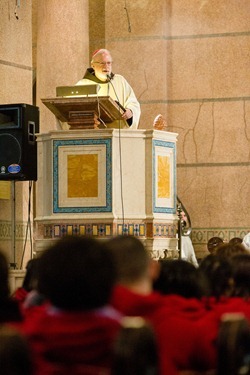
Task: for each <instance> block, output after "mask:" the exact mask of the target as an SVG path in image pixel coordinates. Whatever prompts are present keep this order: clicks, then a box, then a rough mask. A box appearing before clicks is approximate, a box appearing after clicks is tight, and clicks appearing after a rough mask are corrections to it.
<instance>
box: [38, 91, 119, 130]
mask: <svg viewBox="0 0 250 375" xmlns="http://www.w3.org/2000/svg"><path fill="white" fill-rule="evenodd" d="M42 102H43V104H45V105H46V107H47V108H49V109H50V111H51V112H52V113H53V114H54V115H55V116H56V117H57V118H58V119H59V120H60V121H62V122H67V123H68V124H69V126H70V130H72V129H94V128H96V127H99V125H100V127H105V125H106V124H108V123H112V122H113V121H116V120H121V121H123V119H122V114H123V113H124V110H123V109H122V108H121V107H120V106H119V104H118V103H117V102H116V101H115V100H113V99H112V98H111V97H110V96H91V97H89V96H88V97H59V98H51V99H42Z"/></svg>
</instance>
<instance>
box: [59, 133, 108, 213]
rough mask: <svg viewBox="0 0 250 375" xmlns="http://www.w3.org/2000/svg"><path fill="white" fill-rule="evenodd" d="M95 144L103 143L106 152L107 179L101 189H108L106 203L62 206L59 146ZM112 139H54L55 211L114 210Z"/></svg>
mask: <svg viewBox="0 0 250 375" xmlns="http://www.w3.org/2000/svg"><path fill="white" fill-rule="evenodd" d="M94 145H103V146H104V147H105V150H106V151H105V154H106V174H105V175H106V181H103V184H104V185H105V186H102V187H101V189H104V191H106V199H105V200H106V203H105V205H103V206H98V205H97V206H91V205H89V204H88V205H86V206H81V207H66V206H64V207H60V205H59V194H60V189H59V172H60V171H59V147H66V146H86V147H85V149H86V148H88V147H89V148H90V149H91V146H94ZM111 145H112V143H111V139H110V138H106V139H73V140H72V139H71V140H54V141H53V212H54V213H93V212H111V211H112V148H111Z"/></svg>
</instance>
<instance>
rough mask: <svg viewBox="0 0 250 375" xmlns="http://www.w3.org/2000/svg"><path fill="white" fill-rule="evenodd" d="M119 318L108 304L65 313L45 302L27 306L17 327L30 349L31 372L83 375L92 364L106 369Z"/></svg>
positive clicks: (38, 374)
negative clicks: (19, 325)
mask: <svg viewBox="0 0 250 375" xmlns="http://www.w3.org/2000/svg"><path fill="white" fill-rule="evenodd" d="M120 318H121V315H120V314H118V313H117V312H115V311H114V309H112V308H111V307H109V308H103V309H100V310H95V311H91V312H65V311H60V310H57V309H56V308H53V307H52V306H50V305H47V304H45V305H43V306H38V307H33V308H31V309H28V310H27V312H26V317H25V321H24V322H23V324H22V325H21V327H20V328H21V330H22V332H23V333H24V334H25V336H26V337H27V338H28V341H29V343H30V345H31V349H32V351H33V358H34V366H35V375H50V374H53V375H55V374H60V375H64V374H65V375H66V374H67V375H69V374H74V375H75V374H81V375H87V374H91V373H92V370H93V367H92V366H94V367H95V368H99V367H100V368H102V369H104V370H105V369H106V371H107V372H108V370H109V369H110V366H111V360H112V352H113V343H114V340H115V338H116V335H117V333H118V330H119V328H120ZM94 373H96V374H97V373H98V372H95V371H94Z"/></svg>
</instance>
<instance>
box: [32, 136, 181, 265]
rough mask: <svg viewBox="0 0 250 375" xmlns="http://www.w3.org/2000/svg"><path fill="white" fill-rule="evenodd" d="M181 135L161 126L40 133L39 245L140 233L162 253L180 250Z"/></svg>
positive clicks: (40, 247) (155, 251)
mask: <svg viewBox="0 0 250 375" xmlns="http://www.w3.org/2000/svg"><path fill="white" fill-rule="evenodd" d="M176 142H177V134H176V133H171V132H167V131H160V130H154V129H150V130H143V129H138V130H130V129H124V130H119V129H100V130H98V129H88V130H82V129H80V130H68V131H67V130H57V131H51V132H49V133H44V134H38V136H37V145H38V181H37V189H36V217H35V252H36V253H39V252H40V251H43V250H44V249H45V248H46V247H47V246H49V245H50V244H51V243H52V242H53V241H54V240H56V239H58V238H60V237H62V236H65V235H89V236H94V237H96V238H98V239H108V238H110V237H112V236H115V235H134V236H137V237H138V238H139V239H141V240H142V241H143V243H144V244H145V246H146V248H147V249H148V251H149V252H150V253H151V254H152V256H153V257H154V258H161V257H164V256H165V251H166V250H168V251H176V249H177V242H178V238H177V227H178V225H177V223H178V216H177V215H176Z"/></svg>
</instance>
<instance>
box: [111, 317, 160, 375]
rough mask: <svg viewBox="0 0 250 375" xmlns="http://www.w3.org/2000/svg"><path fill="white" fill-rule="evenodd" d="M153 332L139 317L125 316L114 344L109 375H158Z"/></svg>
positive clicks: (156, 351) (156, 349)
mask: <svg viewBox="0 0 250 375" xmlns="http://www.w3.org/2000/svg"><path fill="white" fill-rule="evenodd" d="M159 373H160V371H159V358H158V347H157V343H156V338H155V333H154V331H153V329H152V327H151V326H150V325H149V324H148V323H146V321H144V319H143V318H141V317H126V318H124V319H123V321H122V327H121V329H120V332H119V333H118V336H117V339H116V342H115V345H114V360H113V366H112V370H111V375H128V374H130V375H145V374H150V375H158V374H159Z"/></svg>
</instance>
